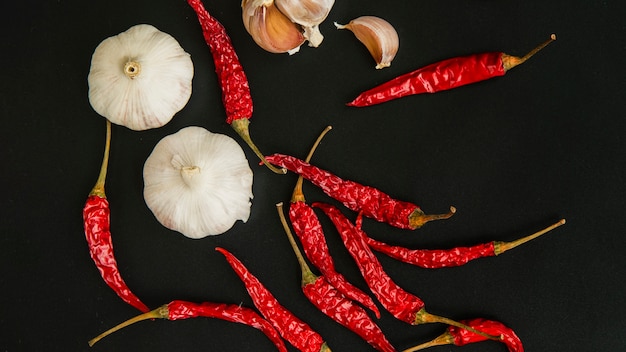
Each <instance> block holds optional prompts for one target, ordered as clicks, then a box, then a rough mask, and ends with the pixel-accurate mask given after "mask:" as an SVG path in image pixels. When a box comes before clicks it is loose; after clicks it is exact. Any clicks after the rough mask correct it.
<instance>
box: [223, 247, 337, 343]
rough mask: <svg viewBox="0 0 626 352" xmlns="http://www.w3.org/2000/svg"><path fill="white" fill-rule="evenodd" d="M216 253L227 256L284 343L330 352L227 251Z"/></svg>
mask: <svg viewBox="0 0 626 352" xmlns="http://www.w3.org/2000/svg"><path fill="white" fill-rule="evenodd" d="M215 250H216V251H218V252H220V253H221V254H222V255H224V257H225V258H226V261H227V262H228V264H230V266H231V268H233V270H234V271H235V273H236V274H237V276H239V278H240V279H241V281H242V282H243V283H244V285H245V287H246V290H247V291H248V293H249V294H250V297H251V298H252V301H253V302H254V305H255V307H256V308H257V309H258V310H259V312H261V315H263V316H264V317H265V319H267V320H268V321H269V322H270V323H271V324H272V325H273V326H274V328H275V329H276V330H278V332H279V333H280V335H281V336H282V337H283V338H284V339H285V340H287V341H289V343H291V344H292V345H293V346H294V347H296V348H298V349H299V350H300V351H302V352H320V351H330V349H328V348H327V347H326V343H325V342H324V339H323V338H322V337H321V336H320V335H319V334H318V333H317V332H315V331H314V330H313V329H312V328H311V327H310V326H309V325H308V324H307V323H305V322H303V321H302V320H300V318H298V317H296V316H295V315H294V314H293V313H292V312H291V311H289V310H288V309H287V308H285V307H284V306H283V305H282V304H280V302H278V300H277V299H276V297H274V295H272V293H271V292H270V291H269V290H268V289H267V288H266V287H265V286H264V285H263V284H262V283H261V281H259V279H258V278H257V277H255V276H254V275H253V274H252V273H251V272H250V271H249V270H248V269H247V268H246V267H245V266H244V264H243V263H242V262H241V261H240V260H239V259H237V257H235V256H234V255H233V254H232V253H230V252H229V251H227V250H226V249H224V248H220V247H217V248H215Z"/></svg>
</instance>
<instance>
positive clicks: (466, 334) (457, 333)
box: [446, 318, 524, 352]
mask: <svg viewBox="0 0 626 352" xmlns="http://www.w3.org/2000/svg"><path fill="white" fill-rule="evenodd" d="M462 323H464V324H466V325H468V326H471V327H473V328H474V329H476V330H479V331H482V332H485V333H487V334H490V335H493V336H500V337H501V341H500V342H502V343H504V344H505V345H506V346H507V348H508V349H509V352H524V346H523V345H522V341H521V340H520V338H519V337H518V336H517V334H515V331H513V330H512V329H511V328H509V327H507V326H506V325H504V324H502V323H501V322H499V321H495V320H487V319H482V318H476V319H470V320H465V321H462ZM446 333H447V334H449V335H450V336H452V337H453V338H454V345H456V346H465V345H467V344H470V343H474V342H481V341H486V340H487V338H485V337H484V336H481V335H478V334H475V333H473V332H471V331H469V330H466V329H461V328H459V327H456V326H449V327H448V330H447V331H446Z"/></svg>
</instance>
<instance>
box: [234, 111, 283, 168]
mask: <svg viewBox="0 0 626 352" xmlns="http://www.w3.org/2000/svg"><path fill="white" fill-rule="evenodd" d="M249 125H250V120H248V119H245V118H244V119H236V120H234V121H233V122H232V123H231V126H232V128H233V129H234V130H235V132H237V134H238V135H239V136H240V137H241V138H242V139H243V140H244V142H246V144H248V146H249V147H250V148H251V149H252V151H253V152H254V154H256V155H257V156H258V157H259V159H261V162H263V164H264V165H265V166H267V168H268V169H270V170H272V171H273V172H275V173H277V174H286V173H287V169H285V168H281V169H279V168H277V167H275V166H273V165H272V164H270V163H269V162H268V161H267V160H265V156H264V155H263V153H261V151H260V150H259V148H258V147H257V146H256V145H255V144H254V142H253V141H252V138H251V137H250V128H249V127H248V126H249Z"/></svg>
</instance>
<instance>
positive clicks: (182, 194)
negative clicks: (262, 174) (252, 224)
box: [143, 126, 253, 238]
mask: <svg viewBox="0 0 626 352" xmlns="http://www.w3.org/2000/svg"><path fill="white" fill-rule="evenodd" d="M143 178H144V199H145V201H146V205H147V206H148V208H149V209H150V210H151V211H152V213H153V214H154V216H155V217H156V218H157V220H158V221H159V222H160V223H161V224H162V225H163V226H165V227H167V228H169V229H171V230H174V231H178V232H180V233H182V234H183V235H185V236H186V237H189V238H203V237H206V236H211V235H219V234H222V233H224V232H226V231H228V230H229V229H230V228H231V227H232V226H233V225H234V223H235V222H236V221H237V220H241V221H243V222H246V221H247V220H248V218H249V216H250V208H251V202H250V199H251V198H252V178H253V175H252V170H251V169H250V167H249V165H248V160H247V159H246V156H245V153H244V151H243V149H241V147H240V146H239V144H238V143H237V142H236V141H235V140H234V139H232V138H231V137H228V136H226V135H222V134H217V133H212V132H209V131H207V130H206V129H204V128H201V127H195V126H192V127H186V128H183V129H181V130H180V131H178V132H177V133H174V134H172V135H169V136H166V137H164V138H163V139H162V140H161V141H159V142H158V143H157V144H156V146H155V147H154V150H153V151H152V153H151V154H150V156H149V157H148V158H147V160H146V162H145V164H144V168H143Z"/></svg>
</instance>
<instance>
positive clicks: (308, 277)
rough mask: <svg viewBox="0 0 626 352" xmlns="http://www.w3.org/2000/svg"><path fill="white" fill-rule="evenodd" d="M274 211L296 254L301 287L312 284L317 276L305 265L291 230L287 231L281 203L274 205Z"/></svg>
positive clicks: (287, 226)
mask: <svg viewBox="0 0 626 352" xmlns="http://www.w3.org/2000/svg"><path fill="white" fill-rule="evenodd" d="M276 209H277V210H278V217H279V218H280V222H281V223H282V224H283V228H284V229H285V233H286V234H287V238H288V239H289V243H290V244H291V248H292V249H293V252H294V253H295V254H296V258H298V263H299V264H300V270H301V271H302V286H306V285H308V284H312V283H314V282H315V280H317V279H318V276H317V275H315V274H313V272H312V271H311V268H310V267H309V265H308V264H307V263H306V260H305V259H304V256H303V255H302V252H301V251H300V248H298V244H297V243H296V240H295V238H294V237H293V234H292V233H291V230H290V229H289V225H288V224H287V219H285V214H284V213H283V203H282V202H280V203H278V204H276Z"/></svg>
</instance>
